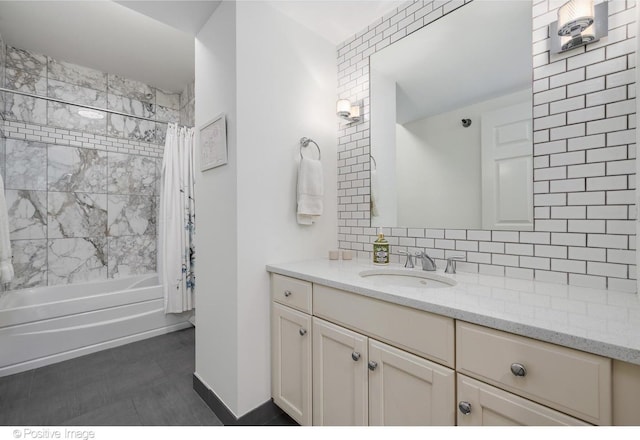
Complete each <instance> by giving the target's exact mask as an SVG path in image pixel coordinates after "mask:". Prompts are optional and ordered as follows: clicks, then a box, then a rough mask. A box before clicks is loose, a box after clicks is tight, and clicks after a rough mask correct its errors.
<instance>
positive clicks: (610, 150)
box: [337, 0, 636, 292]
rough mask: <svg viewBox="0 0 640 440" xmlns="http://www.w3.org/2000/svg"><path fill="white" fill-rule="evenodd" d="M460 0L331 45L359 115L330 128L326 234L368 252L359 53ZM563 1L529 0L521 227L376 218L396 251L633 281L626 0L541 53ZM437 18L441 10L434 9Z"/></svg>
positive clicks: (408, 8) (393, 15) (501, 268)
mask: <svg viewBox="0 0 640 440" xmlns="http://www.w3.org/2000/svg"><path fill="white" fill-rule="evenodd" d="M469 1H470V0H466V1H463V0H452V1H431V0H417V1H408V2H406V3H404V4H403V5H402V6H400V7H398V8H397V9H395V10H393V11H391V12H390V13H389V14H387V15H386V16H384V17H381V18H380V19H378V20H377V21H375V22H374V23H372V24H371V25H370V26H368V27H367V28H366V29H363V30H362V31H361V32H359V33H358V34H356V35H354V36H353V37H351V38H350V39H348V40H347V41H345V42H344V43H342V44H340V45H339V46H338V47H337V64H338V97H339V98H344V99H350V100H351V101H352V102H360V103H361V104H362V107H363V113H364V121H363V122H361V123H356V124H340V126H339V129H338V155H339V156H338V215H339V219H338V222H339V223H338V224H339V231H338V241H339V246H340V248H342V249H352V250H355V251H358V253H359V254H362V256H363V257H367V258H369V256H370V252H371V249H372V245H371V243H372V242H373V241H374V240H375V237H376V229H375V228H372V227H370V217H369V152H370V139H369V56H370V55H372V54H373V53H375V52H377V51H379V50H381V49H383V48H385V47H386V46H388V45H390V44H393V43H394V42H395V41H397V40H399V39H401V38H403V37H405V36H406V35H408V34H410V33H412V32H414V31H416V30H418V29H420V28H422V27H424V26H428V25H429V23H431V22H433V21H434V20H438V19H443V17H445V16H446V15H447V14H449V13H451V12H453V11H454V10H455V9H457V8H459V7H464V5H465V3H469ZM564 2H565V1H564V0H534V1H533V4H532V8H533V9H532V10H533V14H532V16H533V40H532V41H533V52H532V56H533V102H534V109H533V110H534V168H535V170H534V211H535V212H534V216H535V226H534V229H535V230H534V231H533V232H517V231H481V230H455V229H427V228H425V229H422V228H418V229H407V228H384V233H385V235H386V236H387V238H388V240H389V242H390V244H391V251H392V254H393V255H392V258H393V260H394V261H396V262H397V261H399V260H400V257H399V255H398V251H399V250H407V249H408V250H410V251H414V250H416V251H417V250H418V249H426V250H427V251H428V253H429V254H430V255H432V256H434V257H435V258H436V259H438V260H439V266H440V267H442V264H443V263H444V261H443V259H445V258H447V257H449V256H452V255H459V256H462V257H464V261H463V262H460V263H458V269H459V270H463V271H468V272H478V273H486V274H492V275H500V276H508V277H515V278H524V279H533V278H535V279H537V280H541V281H549V282H555V283H563V284H567V283H568V284H575V285H583V286H590V287H598V288H610V289H617V290H624V291H630V292H634V291H636V281H635V279H636V266H635V248H636V240H635V219H636V207H635V199H634V197H635V195H634V194H635V185H636V184H635V156H636V145H635V128H636V115H635V93H636V86H635V44H636V43H635V38H636V23H635V14H636V12H635V6H636V4H635V1H634V0H628V1H625V0H615V1H610V2H609V36H608V37H607V38H604V39H602V40H601V41H600V42H597V43H594V44H592V45H589V46H588V47H587V48H584V47H583V48H580V49H575V50H572V51H569V52H566V53H565V54H559V55H557V54H550V52H549V47H550V40H549V26H548V25H549V24H550V23H551V22H553V21H555V19H556V14H557V8H558V7H559V6H560V5H562V4H563V3H564ZM444 19H445V20H446V18H444Z"/></svg>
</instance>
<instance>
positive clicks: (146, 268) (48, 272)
mask: <svg viewBox="0 0 640 440" xmlns="http://www.w3.org/2000/svg"><path fill="white" fill-rule="evenodd" d="M2 48H3V51H5V52H6V69H5V70H4V75H2V76H1V77H0V78H2V85H3V86H4V87H5V88H7V89H13V90H19V91H24V92H29V93H33V94H38V95H41V96H49V97H53V98H57V99H61V100H65V101H69V102H72V103H74V104H78V106H75V105H67V104H59V103H55V102H51V101H46V100H43V99H38V98H33V97H24V96H20V95H15V94H12V93H8V92H7V93H0V95H3V98H4V100H5V101H6V106H5V107H4V108H2V107H0V111H1V112H2V118H3V121H2V122H1V124H2V125H3V132H4V135H5V136H6V140H4V143H3V144H0V158H1V159H2V163H6V169H5V168H3V169H2V173H3V177H4V182H5V195H6V199H7V207H8V211H9V222H10V230H11V238H12V242H11V244H12V251H13V263H14V269H15V273H16V276H15V279H14V280H13V281H12V282H11V283H10V284H9V285H7V286H4V288H5V289H20V288H27V287H35V286H44V285H55V284H67V283H74V282H82V281H89V280H100V279H107V278H116V277H122V276H127V275H132V274H141V273H149V272H154V271H155V270H156V232H157V228H156V215H157V207H158V199H159V175H160V166H161V160H162V152H163V148H164V138H165V134H166V127H167V122H180V117H181V113H183V112H184V113H188V111H187V110H185V106H181V100H182V101H184V103H186V104H188V103H190V104H191V105H193V101H192V100H189V99H185V98H182V97H181V96H180V94H179V93H170V92H166V91H163V90H160V89H157V88H154V87H151V86H149V85H147V84H143V83H141V82H138V81H134V80H131V79H128V78H123V77H121V76H118V75H112V74H107V73H104V72H99V71H96V70H93V69H89V68H86V67H83V66H78V65H75V64H70V63H66V62H62V61H58V60H54V59H52V58H50V57H47V56H44V55H40V54H36V53H32V52H29V51H25V50H21V49H17V48H14V47H5V46H4V44H2ZM0 55H2V54H0ZM3 65H4V64H3ZM0 73H2V71H1V70H0ZM187 89H188V88H187ZM82 105H88V106H94V107H100V108H107V109H110V110H117V111H120V112H123V113H127V114H131V115H134V116H138V117H144V118H149V119H152V121H147V120H142V119H137V118H135V117H129V116H121V115H114V114H104V118H103V119H98V120H92V119H87V118H83V117H81V116H80V115H79V114H78V113H77V111H78V110H79V109H81V108H82V107H80V106H82ZM2 163H0V165H2Z"/></svg>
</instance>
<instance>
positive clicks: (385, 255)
mask: <svg viewBox="0 0 640 440" xmlns="http://www.w3.org/2000/svg"><path fill="white" fill-rule="evenodd" d="M373 264H389V242H388V241H387V240H385V238H384V234H383V233H382V231H380V230H378V238H377V239H376V241H374V242H373Z"/></svg>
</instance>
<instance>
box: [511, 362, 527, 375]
mask: <svg viewBox="0 0 640 440" xmlns="http://www.w3.org/2000/svg"><path fill="white" fill-rule="evenodd" d="M511 372H512V373H513V375H514V376H519V377H525V376H526V375H527V369H526V368H524V365H522V364H518V363H513V364H511Z"/></svg>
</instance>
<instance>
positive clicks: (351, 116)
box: [336, 99, 360, 123]
mask: <svg viewBox="0 0 640 440" xmlns="http://www.w3.org/2000/svg"><path fill="white" fill-rule="evenodd" d="M336 114H337V115H338V116H339V117H341V118H342V119H344V120H346V121H349V122H352V123H353V122H358V121H360V106H359V105H352V104H351V101H349V100H348V99H339V100H338V102H337V103H336Z"/></svg>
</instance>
